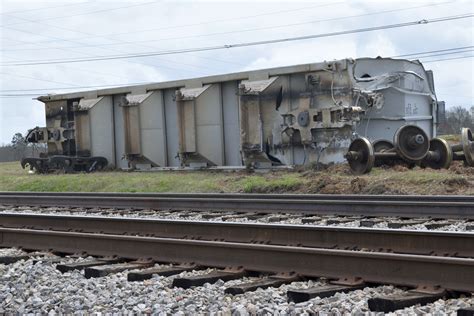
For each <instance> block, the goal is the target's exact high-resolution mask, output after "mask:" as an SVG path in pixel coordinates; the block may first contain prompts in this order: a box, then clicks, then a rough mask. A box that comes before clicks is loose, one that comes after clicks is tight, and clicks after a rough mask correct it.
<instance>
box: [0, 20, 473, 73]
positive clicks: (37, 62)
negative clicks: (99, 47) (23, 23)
mask: <svg viewBox="0 0 474 316" xmlns="http://www.w3.org/2000/svg"><path fill="white" fill-rule="evenodd" d="M472 17H474V14H472V13H469V14H463V15H455V16H445V17H438V18H432V19H421V20H416V21H410V22H404V23H396V24H388V25H379V26H375V27H367V28H359V29H352V30H344V31H337V32H331V33H321V34H312V35H305V36H297V37H288V38H280V39H270V40H262V41H253V42H244V43H235V44H224V45H217V46H208V47H194V48H185V49H176V50H168V51H156V52H147V53H138V54H124V55H108V56H99V57H93V58H65V59H50V60H25V61H23V62H14V63H2V64H0V65H1V66H4V67H5V66H30V65H45V64H64V63H79V62H91V61H104V60H115V59H130V58H142V57H151V56H161V55H174V54H183V53H192V52H200V51H211V50H221V49H230V48H238V47H249V46H257V45H267V44H275V43H284V42H292V41H301V40H307V39H315V38H323V37H332V36H340V35H347V34H356V33H364V32H372V31H378V30H387V29H394V28H401V27H408V26H415V25H424V24H428V23H438V22H445V21H452V20H459V19H465V18H472Z"/></svg>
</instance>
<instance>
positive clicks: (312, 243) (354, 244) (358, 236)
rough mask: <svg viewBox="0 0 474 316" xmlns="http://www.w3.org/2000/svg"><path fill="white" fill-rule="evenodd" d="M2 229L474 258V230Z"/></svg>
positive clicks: (0, 216)
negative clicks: (126, 235)
mask: <svg viewBox="0 0 474 316" xmlns="http://www.w3.org/2000/svg"><path fill="white" fill-rule="evenodd" d="M0 223H1V226H2V227H8V228H21V227H30V228H34V229H43V230H44V229H52V230H59V231H68V230H70V231H81V232H92V233H94V232H95V233H97V232H103V233H110V234H122V233H123V232H127V233H128V234H137V235H141V236H150V235H152V236H156V237H163V238H189V239H200V240H223V241H228V242H245V243H250V242H257V243H266V244H273V245H300V246H303V247H319V248H332V247H337V248H341V249H370V250H373V251H380V250H384V251H388V252H402V253H412V254H430V253H436V254H437V255H453V256H454V255H455V256H459V257H474V248H473V247H472V245H473V244H474V233H465V232H443V231H438V232H437V231H415V230H394V229H365V228H348V227H328V226H308V225H285V224H256V223H227V222H213V221H212V222H210V221H185V220H164V219H139V218H115V217H96V216H73V215H42V214H15V213H0Z"/></svg>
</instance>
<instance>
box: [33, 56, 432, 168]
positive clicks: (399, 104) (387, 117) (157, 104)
mask: <svg viewBox="0 0 474 316" xmlns="http://www.w3.org/2000/svg"><path fill="white" fill-rule="evenodd" d="M38 99H39V100H40V101H42V102H44V103H45V108H46V119H47V124H46V125H47V126H46V127H45V128H36V129H34V130H32V131H30V133H29V135H28V136H29V137H28V141H32V142H36V141H42V142H47V143H48V157H47V158H43V159H42V160H41V161H40V160H38V161H32V160H29V161H27V162H28V163H29V164H30V165H32V164H33V165H35V164H36V166H35V168H36V169H38V170H40V169H41V168H42V164H46V165H48V164H50V165H51V166H53V168H56V167H62V168H69V169H68V170H85V171H92V170H95V169H100V168H104V167H106V166H108V167H112V168H121V169H128V168H141V169H143V168H145V169H150V168H168V167H174V168H182V167H193V168H196V167H199V168H209V167H210V168H212V167H219V166H240V167H244V166H246V167H253V168H267V167H273V166H279V165H291V166H293V165H308V164H331V163H340V162H343V161H344V154H345V153H346V152H347V149H348V147H349V145H350V143H351V141H352V140H353V139H354V138H356V137H358V136H364V137H366V138H368V139H370V140H377V139H387V140H389V139H392V138H393V135H394V133H395V131H396V130H397V129H398V128H399V127H400V126H403V125H407V124H412V125H417V126H418V127H420V128H422V129H423V130H424V131H425V133H426V134H427V135H428V136H429V137H433V136H435V132H436V124H437V111H438V103H437V100H436V95H435V91H434V83H433V75H432V73H431V71H426V70H425V69H424V68H423V65H422V64H421V63H420V62H419V61H409V60H403V59H389V58H361V59H356V60H354V59H343V60H335V61H327V62H321V63H314V64H306V65H296V66H289V67H280V68H271V69H264V70H256V71H248V72H239V73H231V74H226V75H218V76H210V77H203V78H195V79H188V80H179V81H171V82H163V83H156V84H148V85H140V86H130V87H120V88H113V89H104V90H97V91H87V92H78V93H69V94H63V95H49V96H43V97H40V98H38ZM53 162H54V164H53ZM70 165H72V166H73V167H70Z"/></svg>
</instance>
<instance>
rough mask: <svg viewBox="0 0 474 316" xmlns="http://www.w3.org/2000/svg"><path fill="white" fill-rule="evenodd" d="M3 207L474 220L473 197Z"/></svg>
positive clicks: (186, 198)
mask: <svg viewBox="0 0 474 316" xmlns="http://www.w3.org/2000/svg"><path fill="white" fill-rule="evenodd" d="M0 204H12V205H43V206H77V207H113V208H154V209H177V210H180V209H181V210H190V209H194V210H206V211H214V210H239V211H257V212H278V211H280V212H281V211H284V212H285V213H304V214H338V215H365V216H402V217H423V216H430V217H434V218H463V219H473V218H474V197H472V196H458V197H448V196H445V197H443V196H385V195H380V196H368V195H366V196H357V195H348V196H339V195H298V194H295V195H282V196H275V195H253V194H162V195H160V194H156V195H153V194H149V195H148V194H137V195H134V194H67V193H66V194H56V193H31V192H30V193H20V192H14V193H5V194H0Z"/></svg>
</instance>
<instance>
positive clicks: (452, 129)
mask: <svg viewBox="0 0 474 316" xmlns="http://www.w3.org/2000/svg"><path fill="white" fill-rule="evenodd" d="M463 127H469V128H471V129H473V128H474V124H473V118H472V116H471V113H470V111H469V110H468V109H467V108H465V107H462V106H456V107H453V108H451V109H449V110H447V111H446V123H445V124H444V126H443V128H442V130H441V131H440V132H442V133H443V134H459V133H460V132H461V128H463Z"/></svg>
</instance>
